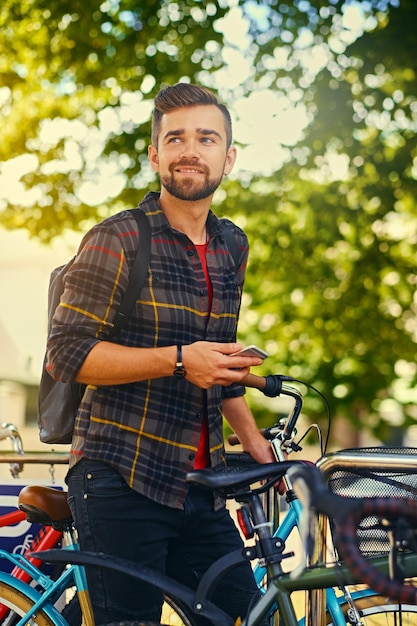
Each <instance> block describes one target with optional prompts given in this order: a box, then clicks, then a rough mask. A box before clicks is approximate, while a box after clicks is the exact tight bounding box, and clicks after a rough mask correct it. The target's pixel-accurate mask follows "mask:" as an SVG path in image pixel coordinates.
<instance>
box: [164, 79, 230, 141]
mask: <svg viewBox="0 0 417 626" xmlns="http://www.w3.org/2000/svg"><path fill="white" fill-rule="evenodd" d="M207 104H214V106H216V107H217V108H218V109H219V110H220V111H221V112H222V114H223V118H224V124H225V128H226V143H227V148H229V147H230V145H231V143H232V119H231V117H230V113H229V111H228V109H227V108H226V107H225V105H224V104H221V103H220V102H219V101H218V100H217V97H216V96H215V95H214V93H213V92H212V91H210V90H209V89H206V88H205V87H199V86H198V85H190V84H189V83H176V84H175V85H169V86H168V87H164V88H163V89H161V91H160V92H159V93H158V95H157V96H156V98H155V102H154V110H153V116H152V145H153V146H155V148H157V147H158V136H159V131H160V128H161V118H162V116H163V115H164V114H165V113H170V112H171V111H175V110H176V109H181V108H183V107H193V106H199V105H207Z"/></svg>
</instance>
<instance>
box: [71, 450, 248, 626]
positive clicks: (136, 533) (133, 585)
mask: <svg viewBox="0 0 417 626" xmlns="http://www.w3.org/2000/svg"><path fill="white" fill-rule="evenodd" d="M68 493H69V504H70V507H71V510H72V514H73V516H74V520H75V523H76V527H77V530H78V534H79V541H80V547H81V549H82V550H91V551H94V552H104V553H106V554H112V555H115V556H118V557H120V558H124V559H128V560H130V561H134V562H136V563H139V564H142V565H145V566H147V567H150V568H153V569H156V570H159V571H161V572H165V573H167V574H168V575H169V576H171V577H173V578H175V579H176V580H179V581H180V582H182V583H184V584H186V585H188V586H191V587H193V588H195V587H196V585H197V583H198V581H199V579H200V578H201V576H202V575H203V574H204V572H205V571H206V570H207V569H208V567H209V566H210V565H211V564H212V563H213V562H214V561H215V560H217V559H218V558H220V557H221V556H223V555H224V554H227V553H229V552H231V551H232V550H235V549H238V548H241V547H242V545H243V544H242V540H241V538H240V535H239V533H238V531H237V529H236V526H235V525H234V522H233V520H232V518H231V517H230V515H229V513H228V512H227V510H226V509H225V508H223V509H221V510H220V511H214V508H213V496H212V494H211V493H210V492H208V491H206V490H203V489H199V488H196V487H190V489H189V490H188V494H187V498H186V501H185V504H184V509H183V510H177V509H172V508H169V507H166V506H162V505H160V504H158V503H156V502H153V501H152V500H149V499H148V498H145V497H144V496H142V495H140V494H138V493H136V492H135V491H133V490H132V489H130V487H129V486H128V485H127V484H126V482H125V481H124V479H123V478H122V477H121V476H120V474H119V473H118V472H117V471H115V470H114V469H113V468H111V467H110V466H109V465H107V464H105V463H101V462H97V461H89V460H87V459H83V460H81V461H80V462H79V463H77V465H76V466H75V467H74V468H73V469H72V470H71V472H70V474H69V476H68ZM87 579H88V586H89V590H90V594H91V599H92V602H93V609H94V616H95V621H96V624H105V623H109V622H117V621H123V620H137V619H142V620H154V621H159V617H160V611H161V604H162V595H161V592H160V591H159V590H157V589H155V587H153V586H151V585H149V584H146V583H143V582H142V581H140V580H138V579H134V578H132V577H129V576H125V575H122V574H120V573H119V572H114V571H112V570H109V569H104V568H103V569H101V568H88V569H87ZM256 594H257V588H256V585H255V582H254V578H253V575H252V572H251V568H250V565H249V564H244V565H242V566H239V567H237V568H234V569H233V570H231V571H230V572H229V573H228V574H226V576H225V577H224V578H223V579H221V581H220V583H219V587H218V589H217V590H216V592H215V595H214V596H213V601H214V602H215V603H216V604H218V605H219V606H221V607H222V608H223V609H224V610H225V611H226V612H227V613H229V614H230V615H231V616H232V617H233V618H234V619H236V618H237V617H238V616H243V615H245V614H246V611H247V609H248V607H249V604H250V602H251V600H252V598H253V597H254V596H255V595H256ZM206 623H207V622H206V620H201V624H202V625H203V624H206Z"/></svg>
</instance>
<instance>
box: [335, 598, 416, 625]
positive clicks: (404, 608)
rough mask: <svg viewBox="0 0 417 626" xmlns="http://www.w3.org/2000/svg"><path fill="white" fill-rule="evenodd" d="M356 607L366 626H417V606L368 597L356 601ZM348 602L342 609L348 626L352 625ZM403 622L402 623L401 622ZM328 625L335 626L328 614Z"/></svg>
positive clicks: (343, 604)
mask: <svg viewBox="0 0 417 626" xmlns="http://www.w3.org/2000/svg"><path fill="white" fill-rule="evenodd" d="M355 606H356V608H357V609H358V610H359V611H360V615H361V619H362V620H363V625H364V626H397V625H398V624H401V625H402V626H415V624H417V605H415V604H398V602H396V601H391V600H387V599H386V598H385V597H383V596H367V597H363V598H358V599H356V600H355ZM349 608H350V607H349V605H348V603H347V602H344V603H342V605H341V609H342V611H343V615H344V616H345V620H346V624H350V623H351V622H350V621H349V618H348V616H347V614H348V611H349ZM401 620H402V621H401ZM326 625H327V626H333V621H332V618H331V616H330V615H329V614H328V613H326Z"/></svg>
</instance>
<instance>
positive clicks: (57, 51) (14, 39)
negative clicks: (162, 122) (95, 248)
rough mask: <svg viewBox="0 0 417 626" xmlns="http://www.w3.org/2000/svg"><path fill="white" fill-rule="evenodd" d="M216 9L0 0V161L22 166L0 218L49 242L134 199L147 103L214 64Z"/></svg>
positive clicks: (142, 170)
mask: <svg viewBox="0 0 417 626" xmlns="http://www.w3.org/2000/svg"><path fill="white" fill-rule="evenodd" d="M224 12H225V10H224V9H222V8H221V6H219V5H217V4H212V3H209V4H206V3H199V2H197V3H196V2H191V1H188V0H185V1H181V2H180V3H179V4H176V3H171V2H169V1H163V2H155V1H154V0H150V1H149V2H146V3H138V2H135V1H133V0H121V1H120V2H119V0H107V1H105V2H98V1H97V0H86V1H84V0H82V1H81V0H78V1H77V0H76V1H75V2H73V1H71V2H69V1H68V0H55V1H53V0H52V2H49V1H48V2H45V1H44V0H24V1H23V2H21V1H20V0H6V2H4V3H2V5H1V7H0V51H1V59H2V60H1V65H2V68H1V69H2V71H1V83H0V85H1V87H0V117H1V119H2V142H1V144H0V162H1V161H3V163H4V165H3V168H4V169H6V171H7V165H6V164H7V162H8V160H9V159H11V158H15V159H16V158H19V157H21V162H22V171H23V172H25V171H26V173H25V174H24V175H23V176H22V178H21V183H22V185H23V187H24V189H22V192H23V191H26V193H22V195H21V198H22V199H21V200H20V202H13V201H9V202H7V203H6V201H3V206H2V209H3V210H2V214H1V222H2V224H3V225H4V226H6V227H9V228H10V227H13V228H16V227H24V228H26V229H28V230H29V232H30V233H31V234H32V235H34V236H36V237H38V238H40V239H41V240H43V241H46V242H47V241H49V240H51V239H52V238H53V237H55V236H56V235H58V234H59V233H61V232H62V231H63V230H64V229H66V228H71V229H80V228H84V227H85V220H89V219H90V220H93V221H96V220H97V219H98V218H100V217H102V216H103V215H106V214H108V213H109V211H110V210H111V211H114V210H115V209H117V208H119V209H120V208H121V207H122V206H125V205H128V206H132V205H135V203H136V202H137V197H138V190H139V195H140V190H141V189H143V188H144V187H145V186H146V185H147V184H148V182H149V176H150V174H149V172H148V171H147V169H146V159H145V154H146V150H145V148H146V145H147V140H148V137H149V129H150V125H149V119H150V112H151V105H150V102H151V100H152V98H153V96H154V95H155V92H156V91H157V90H159V88H160V87H161V86H162V85H163V84H164V83H171V82H175V81H178V80H180V79H181V78H182V77H186V78H187V79H188V80H192V79H193V78H195V77H196V74H197V72H198V70H199V69H201V68H202V67H203V66H205V67H210V66H213V67H215V66H216V65H217V64H218V63H219V62H220V61H219V58H218V57H219V49H220V41H221V35H220V33H217V32H216V31H215V29H214V28H213V22H214V21H215V20H217V19H219V18H220V17H221V16H222V15H223V14H224ZM209 26H210V28H209ZM23 155H25V156H24V157H23ZM22 157H23V158H22ZM29 157H30V158H29ZM5 165H6V167H5ZM110 175H112V176H113V184H112V187H111V188H109V187H108V186H107V188H106V189H105V190H104V191H103V188H104V187H105V186H106V179H108V177H109V176H110Z"/></svg>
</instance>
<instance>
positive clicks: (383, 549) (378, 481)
mask: <svg viewBox="0 0 417 626" xmlns="http://www.w3.org/2000/svg"><path fill="white" fill-rule="evenodd" d="M349 453H353V454H355V455H357V454H361V453H364V454H369V455H372V454H373V453H378V454H384V455H393V454H396V455H411V456H415V459H416V463H415V467H410V466H409V464H408V465H407V466H405V465H404V468H401V469H400V470H398V471H397V470H392V469H390V470H387V469H381V468H378V467H377V466H375V465H372V464H369V466H366V468H364V467H352V465H351V464H350V465H349V467H346V468H343V469H341V466H339V467H338V468H337V469H334V470H332V471H330V472H329V473H328V475H327V484H328V487H329V489H330V490H331V491H332V492H333V493H336V494H338V495H343V496H350V497H355V498H366V497H373V496H378V497H391V496H395V497H400V498H401V497H402V498H411V499H413V500H417V448H406V447H402V448H401V447H398V448H386V447H383V446H379V447H369V448H354V449H346V450H341V451H340V452H339V453H335V454H341V455H344V454H347V455H348V454H349ZM357 536H358V538H359V548H360V550H361V552H362V554H364V555H365V556H376V555H384V554H387V553H388V552H389V543H388V538H387V534H386V532H385V531H384V530H382V529H378V528H377V519H376V518H372V517H370V518H367V519H366V523H364V524H363V525H361V527H360V529H359V530H358V534H357Z"/></svg>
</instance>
